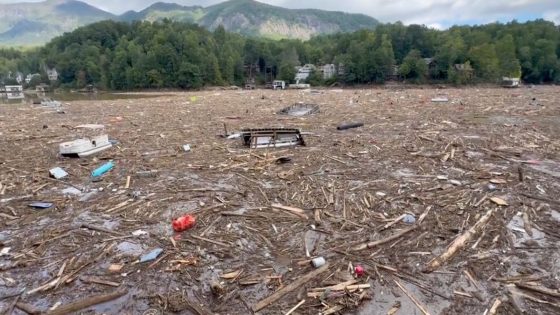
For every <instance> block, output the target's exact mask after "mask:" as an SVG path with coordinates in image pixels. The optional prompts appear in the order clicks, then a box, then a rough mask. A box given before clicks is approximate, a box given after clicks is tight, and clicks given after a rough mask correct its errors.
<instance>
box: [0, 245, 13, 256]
mask: <svg viewBox="0 0 560 315" xmlns="http://www.w3.org/2000/svg"><path fill="white" fill-rule="evenodd" d="M11 249H12V248H11V247H4V248H2V250H0V257H1V256H7V255H8V253H9V252H10V250H11Z"/></svg>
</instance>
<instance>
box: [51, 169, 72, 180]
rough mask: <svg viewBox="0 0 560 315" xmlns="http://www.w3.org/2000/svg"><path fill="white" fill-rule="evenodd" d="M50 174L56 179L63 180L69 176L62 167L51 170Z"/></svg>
mask: <svg viewBox="0 0 560 315" xmlns="http://www.w3.org/2000/svg"><path fill="white" fill-rule="evenodd" d="M49 173H50V174H51V176H52V177H54V178H56V179H61V178H63V177H66V176H68V173H66V171H65V170H63V169H62V168H60V167H55V168H53V169H50V170H49Z"/></svg>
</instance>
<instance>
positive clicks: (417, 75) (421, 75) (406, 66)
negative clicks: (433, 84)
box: [399, 49, 428, 83]
mask: <svg viewBox="0 0 560 315" xmlns="http://www.w3.org/2000/svg"><path fill="white" fill-rule="evenodd" d="M399 74H400V75H401V76H402V77H403V78H405V79H409V80H411V81H412V82H415V83H422V82H424V81H425V80H426V77H427V75H428V66H427V65H426V62H425V61H424V59H422V56H421V55H420V51H419V50H416V49H413V50H411V51H410V52H409V53H408V55H407V56H406V57H405V58H404V59H403V63H402V65H401V66H400V68H399Z"/></svg>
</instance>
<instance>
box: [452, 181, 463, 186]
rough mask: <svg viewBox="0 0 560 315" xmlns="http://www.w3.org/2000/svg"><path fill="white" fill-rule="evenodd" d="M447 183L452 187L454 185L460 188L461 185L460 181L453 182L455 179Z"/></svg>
mask: <svg viewBox="0 0 560 315" xmlns="http://www.w3.org/2000/svg"><path fill="white" fill-rule="evenodd" d="M449 183H451V184H452V185H455V186H461V185H462V183H461V182H460V181H458V180H455V179H450V180H449Z"/></svg>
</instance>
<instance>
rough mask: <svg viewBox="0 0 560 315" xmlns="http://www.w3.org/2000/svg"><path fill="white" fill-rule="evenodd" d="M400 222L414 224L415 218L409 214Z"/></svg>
mask: <svg viewBox="0 0 560 315" xmlns="http://www.w3.org/2000/svg"><path fill="white" fill-rule="evenodd" d="M402 221H403V222H404V223H406V224H414V223H415V222H416V218H415V217H414V216H413V215H411V214H407V215H405V216H404V218H403V220H402Z"/></svg>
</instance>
